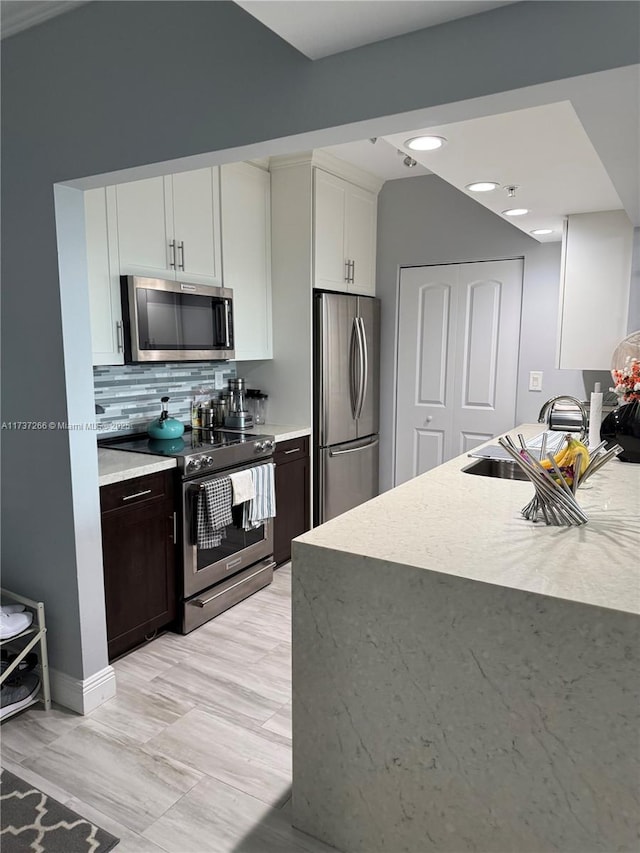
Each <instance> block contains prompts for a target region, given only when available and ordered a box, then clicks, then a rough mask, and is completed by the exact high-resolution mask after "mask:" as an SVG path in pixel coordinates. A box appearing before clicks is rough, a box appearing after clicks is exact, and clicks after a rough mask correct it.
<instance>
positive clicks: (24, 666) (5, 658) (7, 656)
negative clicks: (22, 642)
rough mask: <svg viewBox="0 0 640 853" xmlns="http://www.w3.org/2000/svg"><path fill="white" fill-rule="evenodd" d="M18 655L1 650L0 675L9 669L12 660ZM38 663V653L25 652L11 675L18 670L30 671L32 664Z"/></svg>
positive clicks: (15, 673)
mask: <svg viewBox="0 0 640 853" xmlns="http://www.w3.org/2000/svg"><path fill="white" fill-rule="evenodd" d="M17 657H18V655H17V654H13V653H8V652H5V651H4V649H3V651H2V656H1V657H0V675H4V673H5V670H7V669H9V667H10V666H11V664H12V663H13V662H14V660H15V659H16V658H17ZM37 663H38V655H37V654H36V653H35V652H29V653H28V654H26V655H25V656H24V657H23V658H22V660H21V661H20V663H19V664H18V666H17V667H16V668H15V669H14V670H13V672H12V673H11V677H13V676H14V675H17V674H18V673H19V672H30V671H31V670H32V669H33V668H34V666H36V664H37Z"/></svg>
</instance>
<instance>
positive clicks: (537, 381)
mask: <svg viewBox="0 0 640 853" xmlns="http://www.w3.org/2000/svg"><path fill="white" fill-rule="evenodd" d="M529 391H542V371H541V370H530V371H529Z"/></svg>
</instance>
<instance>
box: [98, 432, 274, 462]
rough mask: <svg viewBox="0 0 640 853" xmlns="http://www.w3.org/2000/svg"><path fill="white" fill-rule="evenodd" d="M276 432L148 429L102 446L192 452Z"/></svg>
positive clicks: (161, 452)
mask: <svg viewBox="0 0 640 853" xmlns="http://www.w3.org/2000/svg"><path fill="white" fill-rule="evenodd" d="M270 438H273V436H269V435H258V434H256V433H253V432H239V431H236V430H224V429H216V430H211V429H193V430H187V431H185V433H184V435H182V436H181V437H180V438H149V436H148V435H147V434H146V433H136V434H135V435H127V436H122V437H115V438H105V439H101V440H100V441H99V442H98V444H99V446H100V447H109V448H111V449H113V450H129V451H132V452H135V453H151V454H153V455H154V456H189V455H190V454H192V453H202V452H206V451H213V450H217V449H218V448H222V447H230V446H233V445H238V444H245V443H246V442H256V441H265V440H268V439H270Z"/></svg>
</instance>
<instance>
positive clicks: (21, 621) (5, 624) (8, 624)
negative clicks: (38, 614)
mask: <svg viewBox="0 0 640 853" xmlns="http://www.w3.org/2000/svg"><path fill="white" fill-rule="evenodd" d="M32 622H33V613H29V612H27V611H25V612H24V613H22V612H20V613H5V612H4V611H3V610H0V640H8V639H10V638H11V637H17V636H18V634H22V632H23V631H26V630H27V628H28V627H29V626H30V625H31V623H32Z"/></svg>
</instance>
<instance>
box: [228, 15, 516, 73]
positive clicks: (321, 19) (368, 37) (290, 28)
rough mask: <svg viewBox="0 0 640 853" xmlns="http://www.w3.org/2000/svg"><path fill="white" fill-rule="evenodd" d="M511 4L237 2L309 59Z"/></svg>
mask: <svg viewBox="0 0 640 853" xmlns="http://www.w3.org/2000/svg"><path fill="white" fill-rule="evenodd" d="M510 2H513V0H502V2H495V0H493V2H492V0H369V2H366V0H236V3H237V5H238V6H241V7H242V8H243V9H245V10H246V11H247V12H249V14H250V15H253V17H254V18H257V19H258V20H259V21H261V22H262V23H263V24H264V25H265V26H266V27H269V29H270V30H273V32H274V33H277V34H278V35H279V36H280V38H283V39H284V40H285V41H287V42H289V44H291V45H293V47H295V48H296V49H297V50H299V51H300V52H301V53H304V54H305V56H308V57H309V59H321V58H322V57H324V56H331V55H332V54H334V53H341V52H342V51H343V50H351V48H354V47H361V46H362V45H365V44H371V43H372V42H375V41H381V40H382V39H387V38H391V37H392V36H399V35H403V34H404V33H410V32H413V31H414V30H422V29H424V28H425V27H433V26H435V25H436V24H443V23H445V22H446V21H453V20H455V19H456V18H466V17H467V15H477V14H478V13H479V12H486V11H487V10H488V9H495V8H496V7H498V6H508V5H509V4H510Z"/></svg>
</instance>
